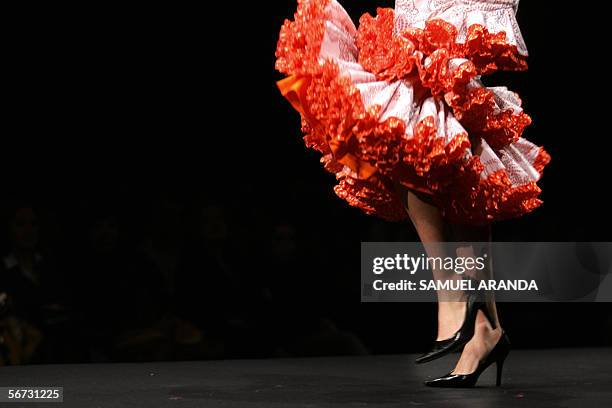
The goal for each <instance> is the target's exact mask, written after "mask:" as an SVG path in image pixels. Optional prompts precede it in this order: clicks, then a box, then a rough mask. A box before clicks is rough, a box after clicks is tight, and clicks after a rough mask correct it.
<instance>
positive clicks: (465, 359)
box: [452, 225, 502, 374]
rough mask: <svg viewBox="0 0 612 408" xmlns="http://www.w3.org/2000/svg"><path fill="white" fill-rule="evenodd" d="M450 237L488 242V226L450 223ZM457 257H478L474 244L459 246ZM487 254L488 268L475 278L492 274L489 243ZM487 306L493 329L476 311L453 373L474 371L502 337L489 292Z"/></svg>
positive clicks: (475, 274)
mask: <svg viewBox="0 0 612 408" xmlns="http://www.w3.org/2000/svg"><path fill="white" fill-rule="evenodd" d="M452 231H453V237H454V239H455V240H456V241H460V242H465V243H469V242H487V243H490V239H491V232H490V228H489V226H486V227H472V226H457V225H454V226H452ZM457 252H458V253H457V255H458V256H465V257H474V256H478V255H479V254H476V253H475V251H474V247H473V246H471V245H469V244H466V245H461V246H460V247H459V248H458V249H457ZM487 253H488V254H489V256H488V257H487V260H488V262H487V267H486V268H485V269H484V270H483V271H478V272H477V273H476V272H475V273H474V277H475V278H476V279H490V278H492V276H493V270H492V259H491V251H490V245H489V249H488V250H487ZM487 306H488V308H489V310H490V311H491V316H492V318H493V319H494V321H495V325H496V328H495V329H493V327H492V325H491V323H490V322H489V321H488V320H487V318H486V317H485V316H484V314H483V313H482V311H480V312H478V316H477V318H476V328H475V331H474V337H472V339H471V340H470V341H469V342H468V343H467V344H466V345H465V347H464V349H463V352H462V353H461V357H460V358H459V361H458V362H457V365H456V366H455V369H454V370H453V372H454V373H456V374H469V373H472V372H474V371H475V370H476V367H477V366H478V362H479V361H480V360H482V359H483V358H484V357H485V356H486V355H487V354H489V352H490V351H491V350H492V349H493V347H494V346H495V344H496V343H497V341H498V340H499V339H500V337H501V333H502V330H501V326H500V322H499V317H498V315H497V308H496V306H495V299H494V297H493V296H492V295H491V296H489V299H488V305H487Z"/></svg>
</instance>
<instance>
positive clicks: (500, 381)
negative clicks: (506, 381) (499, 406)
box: [495, 360, 504, 387]
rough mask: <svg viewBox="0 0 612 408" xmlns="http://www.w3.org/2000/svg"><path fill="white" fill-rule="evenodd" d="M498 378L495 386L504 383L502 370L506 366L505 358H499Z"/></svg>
mask: <svg viewBox="0 0 612 408" xmlns="http://www.w3.org/2000/svg"><path fill="white" fill-rule="evenodd" d="M496 364H497V378H496V379H495V386H496V387H499V386H501V383H502V370H503V368H504V360H497V363H496Z"/></svg>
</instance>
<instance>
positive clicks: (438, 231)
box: [402, 190, 466, 340]
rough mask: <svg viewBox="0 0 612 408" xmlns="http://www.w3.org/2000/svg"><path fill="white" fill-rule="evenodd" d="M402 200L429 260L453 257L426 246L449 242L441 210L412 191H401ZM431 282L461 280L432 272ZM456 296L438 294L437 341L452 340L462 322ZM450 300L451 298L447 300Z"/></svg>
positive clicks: (461, 306) (461, 304)
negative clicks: (450, 338) (431, 258)
mask: <svg viewBox="0 0 612 408" xmlns="http://www.w3.org/2000/svg"><path fill="white" fill-rule="evenodd" d="M402 197H403V198H404V199H405V201H404V204H405V206H406V209H407V211H408V215H409V216H410V219H411V220H412V223H413V224H414V227H415V228H416V231H417V233H418V235H419V238H420V239H421V241H422V242H423V245H424V246H425V250H426V251H427V255H428V256H430V257H442V258H446V257H448V256H451V257H454V256H455V254H451V253H440V252H443V250H442V248H441V246H439V245H428V244H429V243H440V242H449V241H452V230H451V226H450V225H449V224H448V223H447V222H446V221H445V220H444V219H443V218H442V215H441V213H440V210H438V208H437V207H435V206H434V205H433V204H431V203H429V202H428V201H427V198H426V197H423V196H420V195H417V194H416V193H414V192H412V191H407V190H404V191H403V193H402ZM433 275H434V279H436V280H448V279H460V278H461V277H460V276H458V275H457V274H455V273H453V272H448V271H440V270H435V269H434V270H433ZM457 295H461V294H457V293H456V292H455V293H448V292H447V293H441V292H438V335H437V340H444V339H447V338H449V337H451V336H452V335H453V334H455V332H456V331H457V330H459V328H460V327H461V325H462V324H463V321H464V320H465V308H466V306H465V302H464V301H461V300H462V299H461V298H460V297H457ZM455 298H456V299H455ZM450 299H453V300H452V301H450Z"/></svg>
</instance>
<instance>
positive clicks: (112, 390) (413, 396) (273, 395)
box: [0, 348, 612, 408]
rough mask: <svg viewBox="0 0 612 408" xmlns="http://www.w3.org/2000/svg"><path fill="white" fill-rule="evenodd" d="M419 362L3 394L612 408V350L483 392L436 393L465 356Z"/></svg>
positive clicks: (39, 377)
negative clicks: (438, 381) (438, 382)
mask: <svg viewBox="0 0 612 408" xmlns="http://www.w3.org/2000/svg"><path fill="white" fill-rule="evenodd" d="M414 357H415V356H413V355H386V356H366V357H333V358H304V359H271V360H225V361H204V362H178V363H146V364H97V365H87V364H83V365H78V364H77V365H56V366H22V367H4V368H0V387H6V386H61V387H64V402H63V403H44V404H39V403H0V406H2V407H5V406H6V407H13V408H17V407H26V408H28V407H30V408H34V407H38V406H40V407H52V406H61V407H63V408H68V407H70V408H72V407H75V408H77V407H78V408H97V407H113V408H122V407H146V408H156V407H198V408H215V407H246V408H251V407H253V408H254V407H266V408H270V407H311V408H315V407H337V408H342V407H412V406H424V407H470V408H477V407H496V408H503V407H538V408H545V407H580V408H590V407H609V406H612V349H608V348H606V349H553V350H527V351H522V350H514V351H513V352H512V353H511V354H510V356H509V357H508V360H506V364H505V366H504V371H505V372H504V384H503V386H502V387H501V388H496V387H494V375H495V368H494V367H490V368H489V369H488V370H487V371H486V372H485V373H484V374H483V376H482V377H481V379H480V381H479V386H478V387H477V388H475V389H461V390H452V389H432V388H427V387H424V386H423V385H422V381H423V380H424V379H426V378H431V377H433V376H437V375H440V374H444V373H446V372H447V371H449V368H450V366H451V364H452V363H453V361H454V359H455V358H456V355H453V356H449V357H446V358H444V359H442V360H437V361H434V362H432V363H429V364H425V365H422V366H416V365H414V364H413V359H414Z"/></svg>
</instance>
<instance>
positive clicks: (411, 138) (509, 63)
mask: <svg viewBox="0 0 612 408" xmlns="http://www.w3.org/2000/svg"><path fill="white" fill-rule="evenodd" d="M298 3H299V4H298V9H297V12H296V14H295V18H294V20H293V21H289V20H287V21H285V23H284V25H283V27H282V29H281V32H280V38H279V41H278V47H277V51H276V57H277V61H276V68H277V70H279V71H280V72H282V73H284V74H286V75H287V77H286V78H285V79H283V80H281V81H279V83H278V85H279V88H280V90H281V92H282V94H283V95H284V96H285V97H286V98H287V99H288V100H289V101H290V102H291V104H292V105H293V107H294V108H295V109H296V110H297V111H298V112H299V113H300V114H301V117H302V128H303V131H304V132H305V133H306V136H305V137H304V140H305V143H306V145H307V146H308V147H310V148H313V149H316V150H317V151H319V152H320V153H321V154H322V158H321V161H322V163H323V164H324V166H325V168H326V169H327V170H328V171H330V172H333V173H335V175H336V178H337V180H338V185H336V186H335V188H334V190H335V192H336V194H337V195H338V196H340V197H341V198H343V199H345V200H346V201H347V202H348V203H349V204H350V205H352V206H355V207H358V208H361V209H362V210H363V211H364V212H366V213H367V214H372V215H377V216H379V217H382V218H384V219H387V220H393V221H399V220H403V219H405V218H407V216H408V215H407V212H406V209H405V208H404V205H403V204H402V200H401V198H400V195H399V189H398V186H404V187H406V188H408V189H411V190H415V191H418V192H421V193H424V194H427V195H429V196H430V197H431V201H432V202H433V203H434V204H435V205H436V206H437V207H438V208H440V210H441V211H442V213H443V215H444V216H445V217H446V218H447V219H448V220H450V221H451V222H457V223H463V224H483V223H488V222H491V221H496V220H502V219H507V218H513V217H518V216H521V215H523V214H526V213H528V212H530V211H532V210H533V209H535V208H536V207H538V206H539V205H540V204H541V201H540V199H539V198H538V196H539V194H540V188H539V187H538V185H537V184H536V182H537V181H538V179H539V178H540V176H541V174H542V170H543V169H544V167H545V166H546V165H547V164H548V162H549V161H550V156H549V155H548V154H547V153H546V152H545V151H544V149H542V148H541V147H538V146H536V145H534V144H533V143H531V142H529V141H527V140H526V139H524V138H523V137H521V135H522V133H523V130H524V129H525V127H526V126H527V125H529V124H530V123H531V119H530V117H529V116H528V115H527V114H526V113H524V112H523V110H522V108H521V100H520V99H519V97H518V95H517V94H515V93H514V92H511V91H509V90H508V89H507V88H506V87H486V86H484V85H483V83H482V82H481V76H483V75H486V74H490V73H492V72H495V71H497V70H515V71H519V70H525V69H527V63H526V57H527V49H526V47H525V44H524V41H523V38H522V36H521V32H520V31H519V28H518V24H517V21H516V18H515V14H516V9H517V7H518V0H397V1H396V5H395V10H393V9H388V8H379V9H378V10H377V15H376V17H372V16H371V15H369V14H364V15H363V16H362V17H361V19H360V24H359V28H358V29H357V28H356V27H355V25H354V24H353V22H352V20H351V18H350V17H349V15H348V14H347V12H346V11H345V10H344V9H343V8H342V6H341V5H340V4H339V3H338V2H337V1H336V0H299V1H298Z"/></svg>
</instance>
